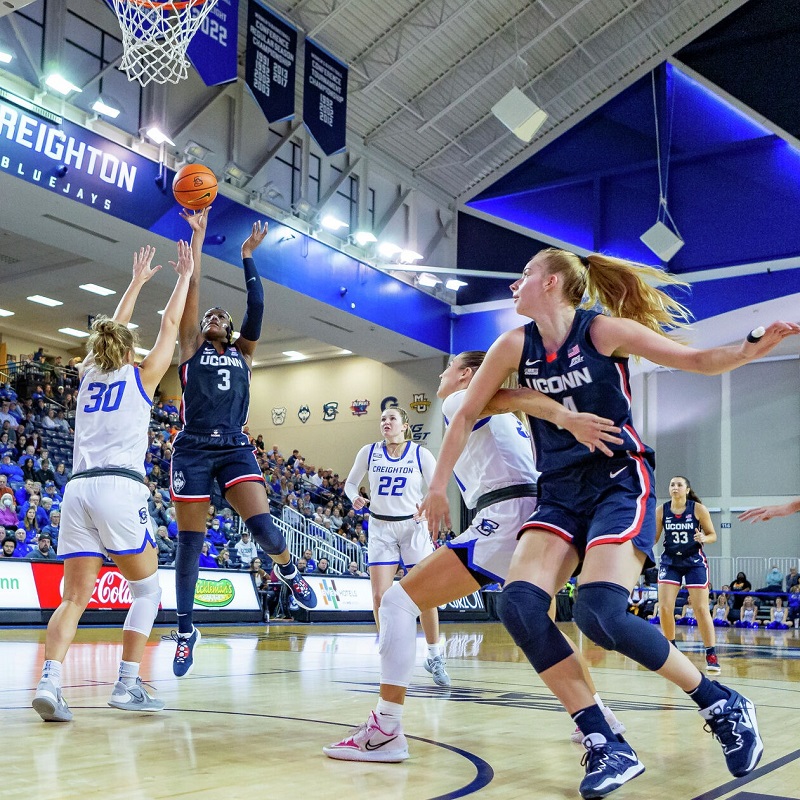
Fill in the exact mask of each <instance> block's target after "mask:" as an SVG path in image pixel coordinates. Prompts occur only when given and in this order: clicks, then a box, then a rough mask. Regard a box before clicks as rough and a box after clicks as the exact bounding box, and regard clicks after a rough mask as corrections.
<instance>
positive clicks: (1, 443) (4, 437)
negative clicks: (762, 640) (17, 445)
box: [0, 432, 14, 458]
mask: <svg viewBox="0 0 800 800" xmlns="http://www.w3.org/2000/svg"><path fill="white" fill-rule="evenodd" d="M13 452H14V445H12V444H11V442H9V441H8V432H4V433H0V458H2V457H3V456H4V455H5V454H6V453H9V454H11V453H13Z"/></svg>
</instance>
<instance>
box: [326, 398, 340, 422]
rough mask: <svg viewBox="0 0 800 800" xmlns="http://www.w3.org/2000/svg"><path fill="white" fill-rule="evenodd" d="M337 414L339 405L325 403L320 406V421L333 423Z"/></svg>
mask: <svg viewBox="0 0 800 800" xmlns="http://www.w3.org/2000/svg"><path fill="white" fill-rule="evenodd" d="M338 413H339V404H338V403H334V402H330V403H325V405H323V406H322V421H323V422H333V420H335V419H336V415H337V414H338Z"/></svg>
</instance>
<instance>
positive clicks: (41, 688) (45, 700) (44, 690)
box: [31, 678, 72, 722]
mask: <svg viewBox="0 0 800 800" xmlns="http://www.w3.org/2000/svg"><path fill="white" fill-rule="evenodd" d="M31 705H32V706H33V709H34V711H36V713H37V714H38V715H39V716H40V717H41V718H42V719H43V720H44V721H45V722H69V721H70V720H71V719H72V712H71V711H70V710H69V706H68V705H67V701H66V700H65V699H64V698H63V697H62V696H61V689H59V688H58V687H57V686H56V685H55V684H54V683H53V681H51V680H49V679H47V680H46V679H44V678H43V679H42V680H40V681H39V685H38V686H37V687H36V695H35V697H34V698H33V702H32V703H31Z"/></svg>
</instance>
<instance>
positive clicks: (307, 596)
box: [275, 566, 317, 611]
mask: <svg viewBox="0 0 800 800" xmlns="http://www.w3.org/2000/svg"><path fill="white" fill-rule="evenodd" d="M275 574H276V575H277V576H278V579H279V580H280V581H281V582H282V583H285V584H286V585H287V586H288V587H289V589H291V591H292V597H293V598H294V599H295V602H296V603H297V605H299V606H300V607H301V608H304V609H305V610H306V611H313V610H314V609H315V608H316V607H317V595H316V594H315V592H314V590H313V589H312V588H311V587H310V586H309V585H308V583H307V582H306V579H305V578H304V577H303V574H302V573H301V572H300V570H298V569H297V567H296V566H295V569H294V573H293V574H291V575H284V574H283V571H282V570H281V568H280V566H278V568H277V569H276V570H275Z"/></svg>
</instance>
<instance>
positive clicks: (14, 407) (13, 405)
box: [8, 400, 25, 425]
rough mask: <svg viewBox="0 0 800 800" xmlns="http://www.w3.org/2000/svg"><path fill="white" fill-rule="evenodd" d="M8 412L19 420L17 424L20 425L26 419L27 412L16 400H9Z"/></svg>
mask: <svg viewBox="0 0 800 800" xmlns="http://www.w3.org/2000/svg"><path fill="white" fill-rule="evenodd" d="M8 413H9V414H10V415H11V416H12V417H14V419H15V420H16V421H17V422H16V424H17V425H19V424H20V423H21V422H22V421H23V420H24V419H25V412H24V411H23V410H22V409H21V408H20V407H19V403H17V401H16V400H10V401H9V403H8ZM13 424H14V423H12V425H13Z"/></svg>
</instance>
